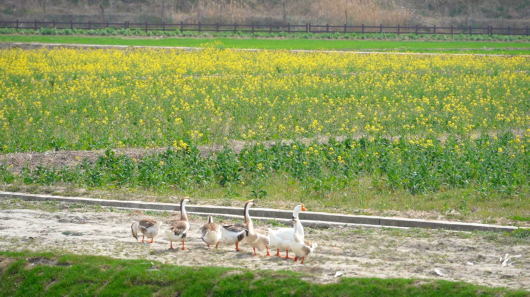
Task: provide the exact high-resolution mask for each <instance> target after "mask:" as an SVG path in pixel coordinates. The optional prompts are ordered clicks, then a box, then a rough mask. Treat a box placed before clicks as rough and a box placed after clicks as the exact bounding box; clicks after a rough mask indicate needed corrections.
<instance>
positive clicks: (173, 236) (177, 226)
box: [166, 197, 190, 250]
mask: <svg viewBox="0 0 530 297" xmlns="http://www.w3.org/2000/svg"><path fill="white" fill-rule="evenodd" d="M187 202H190V198H189V197H184V198H183V199H182V201H180V221H175V222H173V223H172V224H171V226H170V227H169V229H167V230H166V236H167V239H169V241H170V245H169V247H170V248H171V249H173V241H179V240H181V241H182V249H183V250H185V249H186V247H185V246H184V241H185V239H186V235H187V233H188V230H189V229H190V223H189V222H188V214H186V203H187Z"/></svg>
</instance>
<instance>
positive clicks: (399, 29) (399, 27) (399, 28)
mask: <svg viewBox="0 0 530 297" xmlns="http://www.w3.org/2000/svg"><path fill="white" fill-rule="evenodd" d="M400 31H401V25H399V24H398V35H399V34H400V33H401V32H400Z"/></svg>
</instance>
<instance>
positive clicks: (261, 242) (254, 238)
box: [245, 200, 271, 257]
mask: <svg viewBox="0 0 530 297" xmlns="http://www.w3.org/2000/svg"><path fill="white" fill-rule="evenodd" d="M252 205H254V200H250V201H247V203H245V224H246V225H247V230H246V238H245V239H246V241H247V242H248V243H249V244H250V246H252V248H254V256H257V254H256V249H258V250H259V251H262V250H263V249H267V255H266V256H269V257H270V255H271V253H270V251H269V244H270V238H269V235H267V232H265V231H262V230H254V224H253V223H252V219H250V215H249V208H250V207H251V206H252Z"/></svg>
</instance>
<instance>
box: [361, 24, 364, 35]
mask: <svg viewBox="0 0 530 297" xmlns="http://www.w3.org/2000/svg"><path fill="white" fill-rule="evenodd" d="M361 28H362V29H361V33H362V34H364V24H362V25H361Z"/></svg>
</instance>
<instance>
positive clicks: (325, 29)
mask: <svg viewBox="0 0 530 297" xmlns="http://www.w3.org/2000/svg"><path fill="white" fill-rule="evenodd" d="M110 27H113V28H116V29H121V28H124V29H140V30H145V32H148V31H170V30H175V29H179V30H180V31H181V32H185V31H194V32H238V31H241V32H247V33H250V32H252V33H259V32H262V33H273V32H274V33H279V32H286V33H361V34H366V33H394V34H398V35H399V34H444V35H455V34H465V35H477V34H487V35H493V34H496V35H526V36H530V28H529V27H528V26H526V27H525V28H512V27H510V26H508V27H505V28H495V27H493V26H487V27H471V26H469V27H462V26H457V27H455V26H451V27H437V26H436V25H434V26H417V25H416V26H412V27H411V26H400V25H398V26H383V25H382V24H381V25H379V26H365V25H364V24H362V25H360V26H351V25H347V24H344V25H331V24H325V25H313V24H311V23H306V24H304V25H293V24H290V23H288V24H283V25H277V24H276V25H275V24H238V23H233V24H220V23H215V24H211V23H210V24H203V23H201V22H198V23H195V24H188V23H183V22H180V23H165V22H164V23H148V22H141V23H131V22H128V21H125V22H123V23H116V22H108V21H107V22H102V23H98V22H90V21H89V22H73V21H70V22H57V21H55V20H54V21H51V22H43V21H37V20H35V21H19V20H16V21H0V28H14V29H17V30H18V29H35V30H37V29H41V28H57V29H85V30H93V29H104V28H110Z"/></svg>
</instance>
